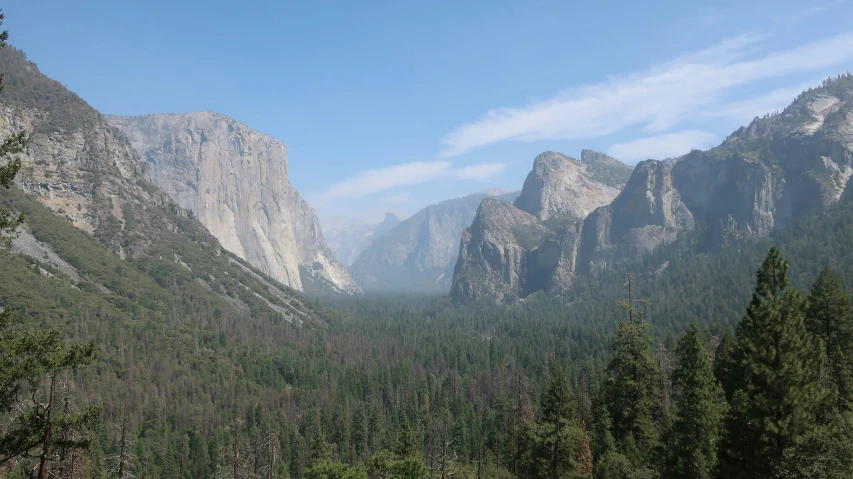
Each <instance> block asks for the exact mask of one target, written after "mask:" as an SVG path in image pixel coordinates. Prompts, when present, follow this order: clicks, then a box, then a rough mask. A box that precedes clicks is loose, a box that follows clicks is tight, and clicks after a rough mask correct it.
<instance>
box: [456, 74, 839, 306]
mask: <svg viewBox="0 0 853 479" xmlns="http://www.w3.org/2000/svg"><path fill="white" fill-rule="evenodd" d="M850 98H853V77H851V76H849V75H848V76H845V77H839V78H838V79H836V80H833V81H830V82H828V83H825V84H824V85H823V86H822V87H821V88H818V89H814V90H809V91H807V92H804V93H803V94H802V95H800V96H799V97H798V98H797V99H796V100H795V101H794V103H793V104H791V105H790V106H789V107H788V108H786V109H785V110H783V111H782V112H781V113H779V114H776V115H767V116H765V117H763V118H756V119H754V120H753V121H752V122H751V123H750V125H749V126H746V127H742V128H740V129H738V130H737V131H735V132H734V133H732V135H730V136H729V137H728V138H727V139H726V141H725V142H723V143H722V144H721V145H719V146H718V147H716V148H713V149H711V150H708V151H706V152H702V151H698V150H694V151H692V152H691V153H689V154H687V155H684V156H683V157H680V158H677V159H675V160H672V161H666V162H661V161H654V160H649V161H644V162H642V163H640V164H638V165H637V167H636V168H635V169H634V171H633V173H632V174H631V176H630V179H629V180H628V181H627V183H626V184H625V187H624V189H622V191H621V193H619V195H618V196H616V197H615V198H614V199H613V201H612V202H610V203H609V204H606V205H601V206H599V207H597V208H596V209H594V211H592V212H591V213H590V214H588V215H586V216H585V218H584V219H583V220H582V221H579V222H578V221H568V222H563V225H564V226H561V227H565V229H564V230H560V231H555V236H554V241H555V242H556V243H557V244H558V245H559V247H560V248H561V249H560V257H561V259H560V261H559V262H558V267H557V268H555V270H554V272H553V273H552V272H551V271H550V270H549V269H540V271H541V274H544V275H545V277H543V278H538V279H534V278H527V279H525V280H524V281H521V280H512V278H513V277H514V276H513V275H505V276H504V277H503V279H502V281H503V284H501V285H494V284H489V285H487V286H480V287H479V288H474V287H471V286H470V285H471V284H472V280H471V279H470V278H467V277H466V274H469V273H466V271H474V270H476V271H480V270H481V269H482V268H480V269H477V266H476V265H482V264H491V263H490V262H488V261H484V260H483V258H480V257H478V256H477V254H478V251H486V250H487V249H488V248H483V247H479V248H478V247H476V246H475V247H472V246H470V243H471V242H472V241H477V238H485V237H487V236H489V235H486V234H484V233H482V232H480V233H478V232H475V231H473V230H472V231H470V232H466V234H465V235H463V243H464V242H465V241H467V242H468V243H469V244H468V245H467V249H466V251H468V253H466V254H465V255H463V254H460V259H459V261H460V264H459V265H457V271H459V272H460V276H458V277H457V278H456V279H455V280H454V287H453V291H454V296H455V297H456V298H457V299H461V300H467V299H475V298H476V297H478V295H484V294H485V295H488V296H492V297H495V298H497V299H499V300H504V301H506V300H507V299H508V298H510V299H512V298H513V297H514V296H513V295H515V296H517V297H519V298H521V297H524V295H525V294H530V293H531V292H532V291H531V289H532V288H531V287H530V286H525V287H517V286H516V285H519V284H526V285H532V284H535V285H537V288H538V289H536V290H546V291H548V290H550V291H554V290H560V289H561V288H562V287H564V286H565V285H566V284H570V282H571V279H572V277H573V276H574V275H577V274H586V273H590V272H594V271H599V270H602V269H606V268H609V267H612V266H613V265H615V264H618V263H621V262H625V261H629V260H632V259H636V258H639V257H641V256H642V255H644V254H646V253H648V252H650V251H652V250H653V249H655V248H657V247H659V246H660V245H663V244H666V243H669V242H672V241H674V240H675V239H676V238H677V237H678V235H679V232H682V231H689V230H693V229H695V228H699V227H701V228H702V230H701V231H702V233H703V234H702V235H701V238H700V239H699V240H700V247H702V248H705V249H706V250H707V251H716V250H719V249H720V248H722V247H724V246H726V245H729V244H738V243H740V242H743V241H745V240H746V239H749V238H756V237H760V236H763V235H766V234H768V233H770V232H771V231H773V230H775V229H778V228H782V227H784V226H785V225H786V224H787V223H788V222H789V221H791V220H792V219H794V218H796V217H798V216H801V215H803V214H806V213H809V212H813V211H816V210H820V209H821V208H825V207H826V206H828V205H830V204H832V203H835V202H837V201H838V200H839V199H840V198H841V197H842V196H844V195H845V194H849V192H847V190H849V188H848V187H849V186H850V185H851V184H853V113H851V111H853V100H850ZM581 156H582V158H586V159H587V161H590V162H595V163H596V164H597V168H595V169H596V170H597V173H598V174H599V175H606V176H607V177H610V178H613V177H614V176H613V175H612V174H610V173H607V172H608V170H609V169H610V168H611V167H610V166H606V165H612V162H611V161H610V160H612V159H608V158H606V157H605V156H604V155H600V154H594V152H589V153H584V154H582V155H581ZM540 158H542V159H541V161H540ZM540 158H537V162H536V163H535V164H534V168H533V171H532V172H531V173H530V175H529V176H528V178H527V181H526V182H525V189H526V190H527V188H528V186H530V188H529V191H524V192H522V195H521V197H520V198H519V201H518V202H516V206H518V207H519V208H522V209H524V210H526V211H528V212H530V213H533V214H535V215H537V216H538V217H539V219H540V220H544V224H546V225H547V224H549V223H551V224H552V225H553V223H554V218H576V217H577V216H578V215H582V214H583V213H584V211H590V209H589V207H588V205H587V204H586V203H585V202H584V200H585V199H587V198H591V199H592V200H593V203H594V202H595V200H597V199H598V198H600V197H601V190H595V189H591V188H588V187H587V186H586V184H585V183H583V182H581V181H574V182H569V181H565V180H563V179H562V177H561V173H560V172H562V175H572V174H576V173H575V172H576V171H578V170H579V168H577V167H576V164H566V163H560V162H559V161H558V159H557V158H558V157H557V156H556V155H555V154H553V153H545V154H543V155H540ZM552 163H558V164H559V165H560V166H553V165H552ZM590 170H591V168H589V167H588V168H587V171H590ZM555 177H556V179H555ZM617 177H618V176H617ZM590 178H591V179H592V181H595V178H593V177H591V176H590ZM602 178H603V176H598V180H599V181H600V180H601V179H602ZM579 187H580V188H579ZM475 224H482V222H479V223H478V221H476V220H475ZM505 226H506V225H503V226H502V225H499V224H494V225H492V226H491V227H494V228H501V227H505ZM559 233H562V236H560V234H559ZM490 237H492V238H497V237H498V236H496V235H495V234H494V232H492V233H491V236H490ZM558 238H561V239H558ZM544 244H547V243H543V245H544ZM541 247H542V246H537V245H534V246H533V247H532V248H531V249H528V250H526V254H528V255H529V254H533V253H534V252H536V251H537V250H538V249H540V248H541ZM514 254H515V257H524V255H523V254H522V253H521V252H519V251H516V252H515V253H514ZM466 263H471V265H473V266H472V267H470V268H469V266H468V265H467V264H466ZM517 266H518V267H520V268H526V271H529V270H530V268H529V266H525V265H524V264H523V263H522V262H520V263H518V265H517ZM491 268H494V269H498V270H499V269H500V268H502V265H499V264H491ZM525 274H528V273H525ZM516 276H517V275H516ZM480 277H481V278H483V281H486V282H493V281H495V280H496V278H497V276H494V275H491V276H490V275H488V274H486V275H482V274H481V275H480ZM537 281H538V282H537ZM456 283H458V287H457V285H456ZM507 288H508V289H509V290H512V291H513V295H508V294H507V293H506V290H507Z"/></svg>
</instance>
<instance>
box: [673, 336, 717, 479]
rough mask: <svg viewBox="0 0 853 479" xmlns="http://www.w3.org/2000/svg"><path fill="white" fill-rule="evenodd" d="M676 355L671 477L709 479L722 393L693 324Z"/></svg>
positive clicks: (712, 467) (714, 452)
mask: <svg viewBox="0 0 853 479" xmlns="http://www.w3.org/2000/svg"><path fill="white" fill-rule="evenodd" d="M675 354H676V363H675V370H674V371H673V374H672V382H673V387H674V392H675V421H674V423H673V427H672V448H671V450H670V451H668V453H669V457H670V464H671V466H670V470H671V471H672V476H671V477H672V478H673V479H709V478H711V477H712V475H711V474H712V471H713V470H714V467H715V466H716V463H717V446H718V442H719V439H720V436H721V433H722V426H723V417H724V414H725V403H726V402H725V396H724V393H723V390H722V387H721V386H720V384H719V382H718V381H717V379H716V378H715V377H714V373H713V371H712V370H711V362H710V361H709V358H708V353H707V352H706V351H705V348H704V345H703V341H702V339H701V333H700V332H699V328H698V326H697V325H696V324H695V323H693V324H691V325H690V326H689V327H688V329H687V331H686V332H685V333H684V335H683V336H682V337H681V340H679V342H678V347H677V348H676V351H675Z"/></svg>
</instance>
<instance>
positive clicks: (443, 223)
mask: <svg viewBox="0 0 853 479" xmlns="http://www.w3.org/2000/svg"><path fill="white" fill-rule="evenodd" d="M517 195H518V194H517V193H506V194H505V193H503V192H502V191H500V190H490V191H486V192H481V193H476V194H473V195H468V196H465V197H463V198H457V199H453V200H447V201H443V202H441V203H438V204H435V205H432V206H428V207H426V208H424V209H422V210H421V211H418V212H417V213H415V214H414V215H412V216H411V217H409V218H407V219H406V220H405V221H403V222H401V223H400V224H399V225H397V226H395V227H394V228H392V229H391V230H389V231H387V232H386V233H385V234H383V235H382V236H380V237H378V238H377V239H375V240H374V241H373V243H371V245H370V246H369V247H368V248H367V249H366V250H364V251H363V252H362V253H361V255H359V258H358V260H357V261H356V262H355V263H353V265H352V266H351V267H350V268H349V271H350V273H351V274H352V275H353V278H355V280H356V281H357V282H358V284H359V285H361V287H362V288H364V290H365V291H373V292H405V293H446V292H447V291H449V290H450V283H451V280H452V278H453V267H454V265H455V263H456V259H457V257H458V256H459V237H460V235H461V234H462V230H464V229H465V228H466V227H468V226H470V225H471V222H472V221H473V220H474V216H475V215H476V213H477V207H478V206H479V204H480V201H482V200H483V198H488V197H494V198H500V199H508V200H514V199H515V198H516V196H517Z"/></svg>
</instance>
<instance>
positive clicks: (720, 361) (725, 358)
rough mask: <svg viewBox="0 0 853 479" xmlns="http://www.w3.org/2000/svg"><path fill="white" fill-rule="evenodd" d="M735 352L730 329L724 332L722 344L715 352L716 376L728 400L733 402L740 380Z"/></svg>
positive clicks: (721, 338)
mask: <svg viewBox="0 0 853 479" xmlns="http://www.w3.org/2000/svg"><path fill="white" fill-rule="evenodd" d="M734 352H735V338H734V335H733V334H732V332H731V330H730V329H729V328H726V329H725V330H723V335H722V336H721V337H720V344H718V345H717V350H716V351H715V352H714V376H715V377H716V378H717V380H718V381H719V382H720V385H721V386H722V388H723V391H724V392H725V393H726V400H727V401H731V400H732V395H733V394H734V387H735V386H736V384H737V383H736V381H737V378H738V370H737V361H736V359H735V358H734V357H733V354H734Z"/></svg>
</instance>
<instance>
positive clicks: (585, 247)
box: [576, 160, 694, 273]
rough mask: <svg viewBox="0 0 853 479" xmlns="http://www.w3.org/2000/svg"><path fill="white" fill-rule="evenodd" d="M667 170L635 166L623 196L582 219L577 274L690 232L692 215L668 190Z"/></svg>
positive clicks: (666, 166) (662, 165) (664, 165)
mask: <svg viewBox="0 0 853 479" xmlns="http://www.w3.org/2000/svg"><path fill="white" fill-rule="evenodd" d="M672 169H673V165H672V163H671V162H661V161H655V160H647V161H644V162H641V163H639V164H638V165H637V166H636V168H635V169H634V173H633V174H632V175H631V178H630V179H629V180H628V183H627V184H626V185H625V187H624V189H623V190H622V193H621V194H620V195H619V196H618V197H616V199H615V200H614V201H613V202H612V203H611V204H610V205H607V206H603V207H601V208H598V209H596V210H595V211H594V212H593V213H592V214H591V215H589V216H588V217H587V218H586V219H585V221H584V222H583V225H582V234H581V249H580V251H579V257H580V258H579V260H578V267H577V268H576V272H578V273H588V272H590V271H592V270H596V269H603V268H606V267H608V266H610V265H612V264H613V263H614V262H618V261H622V260H624V259H627V258H631V257H636V256H637V255H642V254H644V253H646V252H649V251H651V250H653V249H654V248H655V247H657V246H658V245H660V244H662V243H665V242H670V241H674V240H675V238H676V236H677V234H678V232H679V231H681V230H684V229H692V228H693V226H694V219H693V214H692V213H691V212H690V210H689V209H687V207H686V206H685V205H684V203H683V202H682V200H681V196H680V195H679V193H678V191H676V190H675V188H674V187H673V180H672Z"/></svg>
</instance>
